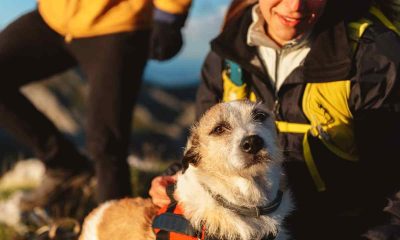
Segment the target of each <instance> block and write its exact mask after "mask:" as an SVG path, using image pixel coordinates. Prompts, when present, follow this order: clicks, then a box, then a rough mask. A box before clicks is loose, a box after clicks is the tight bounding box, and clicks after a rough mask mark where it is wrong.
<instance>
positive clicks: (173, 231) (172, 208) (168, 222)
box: [152, 201, 205, 240]
mask: <svg viewBox="0 0 400 240" xmlns="http://www.w3.org/2000/svg"><path fill="white" fill-rule="evenodd" d="M152 227H153V230H154V232H155V234H156V236H157V238H156V239H157V240H200V239H201V240H204V239H205V230H204V228H203V230H202V231H201V232H199V231H196V230H195V229H194V228H193V227H192V225H191V224H190V222H189V220H187V219H186V218H185V217H184V216H183V210H182V207H181V206H180V205H178V204H177V203H176V202H175V201H174V202H172V203H171V204H170V205H168V206H165V207H163V208H161V209H160V210H159V211H158V213H157V216H156V217H155V218H154V220H153V225H152Z"/></svg>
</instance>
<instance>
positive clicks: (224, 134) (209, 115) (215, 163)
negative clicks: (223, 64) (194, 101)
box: [183, 101, 281, 176]
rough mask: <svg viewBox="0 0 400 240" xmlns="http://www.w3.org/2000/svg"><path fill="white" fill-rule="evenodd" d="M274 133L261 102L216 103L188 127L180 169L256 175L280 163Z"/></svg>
mask: <svg viewBox="0 0 400 240" xmlns="http://www.w3.org/2000/svg"><path fill="white" fill-rule="evenodd" d="M276 134H277V133H276V128H275V123H274V119H273V116H272V114H271V113H270V112H269V111H267V110H266V109H265V108H264V107H263V105H262V104H255V103H251V102H249V101H234V102H228V103H220V104H217V105H215V106H214V107H212V108H211V109H210V110H209V111H207V112H206V113H205V114H204V115H203V117H202V118H201V119H200V120H199V122H198V123H197V124H195V126H194V127H193V128H192V130H191V136H190V138H189V141H188V144H187V147H186V150H185V154H184V158H183V171H185V170H186V169H187V168H188V167H189V166H193V167H195V168H200V169H204V170H206V172H209V173H213V172H218V173H219V174H221V173H223V174H230V173H232V174H235V175H237V174H239V175H248V174H250V175H251V176H255V175H258V174H260V173H261V171H265V168H266V167H268V165H275V164H280V163H281V162H280V161H281V157H280V154H281V153H280V151H279V148H278V146H277V142H276ZM261 174H262V173H261Z"/></svg>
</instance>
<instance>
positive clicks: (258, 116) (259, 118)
mask: <svg viewBox="0 0 400 240" xmlns="http://www.w3.org/2000/svg"><path fill="white" fill-rule="evenodd" d="M267 117H268V114H267V113H265V112H261V111H257V112H255V113H254V114H253V120H254V121H256V122H264V121H265V120H266V119H267Z"/></svg>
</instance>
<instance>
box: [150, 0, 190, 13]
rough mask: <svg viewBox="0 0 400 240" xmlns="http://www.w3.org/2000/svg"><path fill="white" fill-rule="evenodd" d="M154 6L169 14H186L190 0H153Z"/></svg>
mask: <svg viewBox="0 0 400 240" xmlns="http://www.w3.org/2000/svg"><path fill="white" fill-rule="evenodd" d="M153 2H154V6H155V7H156V8H157V9H159V10H161V11H164V12H167V13H170V14H176V15H180V14H187V12H188V11H189V8H190V5H191V4H192V0H154V1H153Z"/></svg>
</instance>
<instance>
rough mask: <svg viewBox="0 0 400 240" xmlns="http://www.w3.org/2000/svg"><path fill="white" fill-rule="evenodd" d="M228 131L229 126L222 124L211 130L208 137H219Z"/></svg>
mask: <svg viewBox="0 0 400 240" xmlns="http://www.w3.org/2000/svg"><path fill="white" fill-rule="evenodd" d="M229 129H230V126H229V124H227V123H225V122H222V123H219V124H218V125H217V126H215V127H214V128H213V129H212V130H211V132H210V135H221V134H223V133H224V132H226V131H227V130H229Z"/></svg>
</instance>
